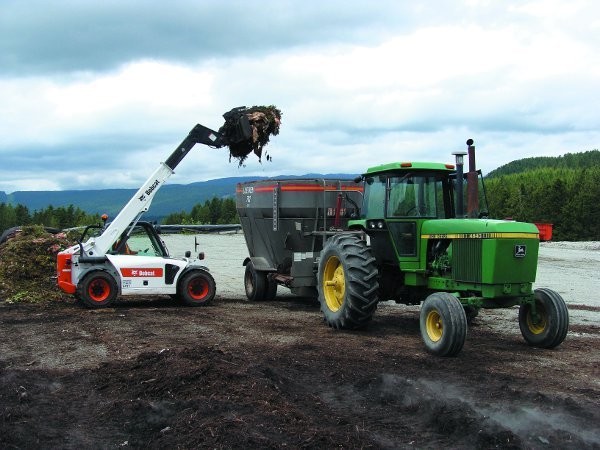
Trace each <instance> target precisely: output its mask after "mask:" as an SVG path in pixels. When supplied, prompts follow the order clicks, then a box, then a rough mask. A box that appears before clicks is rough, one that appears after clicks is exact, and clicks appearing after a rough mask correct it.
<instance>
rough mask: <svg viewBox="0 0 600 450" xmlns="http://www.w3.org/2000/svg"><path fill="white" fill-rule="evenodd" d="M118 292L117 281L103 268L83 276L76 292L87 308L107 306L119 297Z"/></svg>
mask: <svg viewBox="0 0 600 450" xmlns="http://www.w3.org/2000/svg"><path fill="white" fill-rule="evenodd" d="M117 294H118V288H117V282H116V281H115V279H114V278H113V276H112V275H110V274H109V273H107V272H104V271H103V270H94V271H93V272H90V273H88V274H87V275H86V276H85V277H83V280H81V282H80V283H79V285H78V286H77V292H76V296H77V297H78V298H79V300H80V302H81V303H82V304H83V305H84V306H86V307H87V308H105V307H107V306H108V305H110V304H111V303H112V302H113V301H114V300H115V299H116V298H117Z"/></svg>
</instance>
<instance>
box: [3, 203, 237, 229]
mask: <svg viewBox="0 0 600 450" xmlns="http://www.w3.org/2000/svg"><path fill="white" fill-rule="evenodd" d="M98 223H101V219H100V215H99V214H87V213H86V212H85V211H83V210H82V209H80V208H78V207H75V206H73V205H70V206H68V207H62V206H61V207H57V208H55V207H53V206H48V207H47V208H44V209H42V210H39V211H34V212H33V213H31V212H30V211H29V209H28V208H27V207H26V206H23V205H12V204H9V203H0V233H2V232H3V231H4V230H6V229H8V228H11V227H15V226H22V225H43V226H46V227H52V228H58V229H64V228H72V227H80V226H85V225H92V224H98ZM161 223H163V224H186V225H190V224H199V225H204V224H212V225H217V224H226V223H239V219H238V216H237V212H236V209H235V200H233V199H231V198H228V199H219V198H213V199H211V200H206V201H205V202H204V204H200V203H198V204H197V205H195V206H194V207H193V208H192V210H191V211H190V212H185V211H181V212H178V213H173V214H169V215H168V216H166V217H164V218H163V219H162V220H161Z"/></svg>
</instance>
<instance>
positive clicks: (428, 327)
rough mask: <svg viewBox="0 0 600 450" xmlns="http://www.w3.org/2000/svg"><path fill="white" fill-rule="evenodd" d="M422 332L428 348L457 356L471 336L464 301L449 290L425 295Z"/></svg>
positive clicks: (440, 353) (438, 354)
mask: <svg viewBox="0 0 600 450" xmlns="http://www.w3.org/2000/svg"><path fill="white" fill-rule="evenodd" d="M419 322H420V326H421V336H422V338H423V342H424V343H425V347H426V348H427V351H428V352H430V353H433V354H434V355H437V356H455V355H457V354H458V353H459V352H460V351H461V349H462V348H463V345H464V343H465V339H466V337H467V315H466V314H465V309H464V307H463V305H462V304H461V303H460V301H459V300H458V299H457V298H456V297H455V296H454V295H452V294H450V293H448V292H435V293H433V294H431V295H430V296H429V297H427V298H426V299H425V301H424V302H423V306H421V315H420V319H419Z"/></svg>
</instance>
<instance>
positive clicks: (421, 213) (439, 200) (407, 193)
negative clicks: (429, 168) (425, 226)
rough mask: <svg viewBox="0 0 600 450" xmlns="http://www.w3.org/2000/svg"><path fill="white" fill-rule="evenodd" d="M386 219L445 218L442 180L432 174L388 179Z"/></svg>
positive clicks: (408, 175)
mask: <svg viewBox="0 0 600 450" xmlns="http://www.w3.org/2000/svg"><path fill="white" fill-rule="evenodd" d="M389 180H390V187H389V196H388V210H387V211H388V217H437V218H443V217H444V216H445V212H444V207H443V195H442V193H443V191H442V187H443V186H442V180H441V178H439V177H438V176H436V175H433V174H406V175H403V176H398V177H390V179H389Z"/></svg>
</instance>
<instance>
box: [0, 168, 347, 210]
mask: <svg viewBox="0 0 600 450" xmlns="http://www.w3.org/2000/svg"><path fill="white" fill-rule="evenodd" d="M354 176H355V175H354V174H325V175H323V174H306V175H300V176H297V175H282V176H278V177H276V178H354ZM265 178H266V177H228V178H218V179H215V180H208V181H201V182H197V183H191V184H166V185H165V186H163V187H162V189H161V190H160V191H158V193H157V194H156V197H155V198H154V200H153V201H152V206H151V207H150V210H149V211H148V213H147V214H146V215H145V216H144V217H145V218H146V219H147V220H156V219H159V218H161V217H164V216H167V215H169V214H171V213H173V212H179V211H190V210H191V209H192V208H193V207H194V205H196V204H198V203H202V204H203V203H204V202H205V201H206V200H210V199H212V198H214V197H217V198H228V197H234V196H235V187H236V185H237V183H243V182H246V181H252V180H263V179H265ZM136 191H137V189H96V190H68V191H15V192H13V193H11V194H6V193H5V192H2V191H0V203H9V204H12V205H17V204H21V205H24V206H26V207H27V208H28V209H29V211H31V212H33V211H36V210H42V209H44V208H47V207H48V206H50V205H52V206H54V207H60V206H69V205H73V206H76V207H79V208H81V209H82V210H84V211H85V212H87V213H89V214H96V213H98V214H103V213H106V214H108V215H109V216H110V217H115V216H116V215H117V214H118V212H119V211H120V210H121V208H122V207H123V206H124V205H125V204H126V203H127V202H128V201H129V199H130V198H131V197H132V196H133V194H135V192H136Z"/></svg>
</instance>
